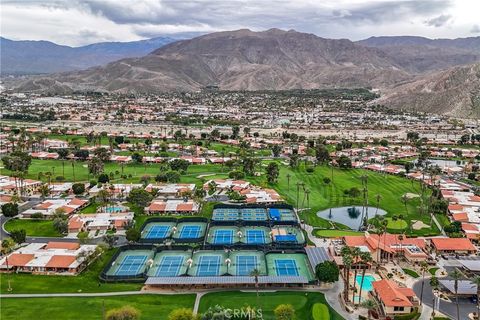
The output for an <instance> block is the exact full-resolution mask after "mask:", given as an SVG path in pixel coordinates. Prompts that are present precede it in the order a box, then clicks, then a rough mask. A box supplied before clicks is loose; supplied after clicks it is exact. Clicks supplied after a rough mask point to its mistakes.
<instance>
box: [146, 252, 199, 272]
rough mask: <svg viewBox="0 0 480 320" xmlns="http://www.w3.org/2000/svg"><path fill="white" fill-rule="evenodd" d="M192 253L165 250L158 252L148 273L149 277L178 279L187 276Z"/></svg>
mask: <svg viewBox="0 0 480 320" xmlns="http://www.w3.org/2000/svg"><path fill="white" fill-rule="evenodd" d="M191 256H192V251H191V250H187V251H177V250H164V251H160V252H157V254H156V255H155V258H154V259H153V265H152V267H151V268H150V270H149V271H148V276H149V277H152V276H153V277H178V276H182V275H185V274H186V272H187V268H188V263H187V261H188V259H190V258H191Z"/></svg>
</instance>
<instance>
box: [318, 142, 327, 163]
mask: <svg viewBox="0 0 480 320" xmlns="http://www.w3.org/2000/svg"><path fill="white" fill-rule="evenodd" d="M315 158H316V159H317V162H320V163H324V162H325V161H328V160H330V153H329V152H328V149H327V147H325V146H324V145H323V144H317V146H316V147H315Z"/></svg>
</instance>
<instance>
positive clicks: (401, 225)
mask: <svg viewBox="0 0 480 320" xmlns="http://www.w3.org/2000/svg"><path fill="white" fill-rule="evenodd" d="M386 220H387V221H388V224H387V228H388V229H396V230H404V229H405V228H407V227H408V224H407V222H406V221H405V220H402V219H397V220H393V219H392V218H387V219H386Z"/></svg>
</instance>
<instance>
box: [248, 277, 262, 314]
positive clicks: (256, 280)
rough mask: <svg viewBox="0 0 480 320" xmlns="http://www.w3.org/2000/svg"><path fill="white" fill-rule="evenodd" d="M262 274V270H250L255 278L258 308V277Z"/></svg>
mask: <svg viewBox="0 0 480 320" xmlns="http://www.w3.org/2000/svg"><path fill="white" fill-rule="evenodd" d="M260 275H261V273H260V271H259V270H258V269H257V268H255V269H253V270H252V271H251V272H250V276H252V277H254V279H255V291H256V293H257V308H258V277H259V276H260Z"/></svg>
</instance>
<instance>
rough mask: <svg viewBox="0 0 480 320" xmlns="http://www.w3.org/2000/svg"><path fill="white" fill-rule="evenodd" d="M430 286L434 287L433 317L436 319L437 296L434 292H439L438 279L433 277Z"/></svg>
mask: <svg viewBox="0 0 480 320" xmlns="http://www.w3.org/2000/svg"><path fill="white" fill-rule="evenodd" d="M430 286H431V287H432V297H433V298H432V300H433V301H432V317H435V298H436V297H435V294H434V292H435V291H437V290H438V286H439V282H438V279H437V277H435V276H433V277H432V278H431V279H430Z"/></svg>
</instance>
